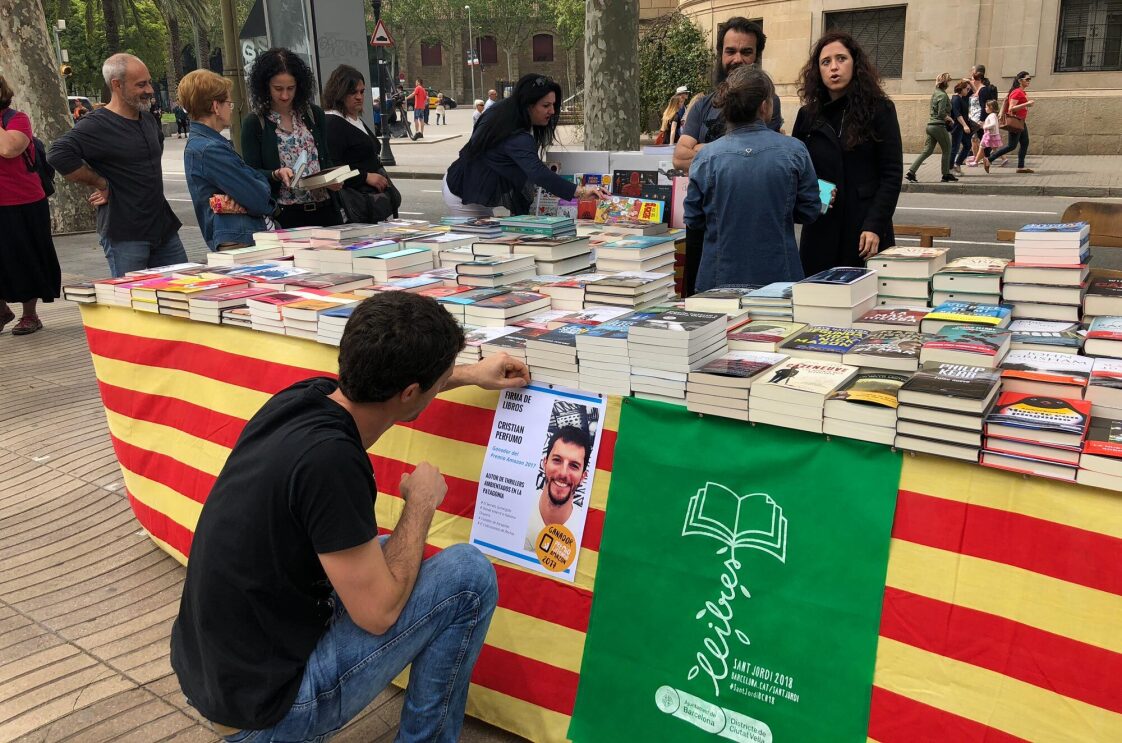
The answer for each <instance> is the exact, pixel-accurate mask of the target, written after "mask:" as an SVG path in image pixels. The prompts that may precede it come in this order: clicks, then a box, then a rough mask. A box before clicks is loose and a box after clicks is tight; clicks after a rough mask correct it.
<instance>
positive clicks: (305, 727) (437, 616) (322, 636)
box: [171, 292, 529, 743]
mask: <svg viewBox="0 0 1122 743" xmlns="http://www.w3.org/2000/svg"><path fill="white" fill-rule="evenodd" d="M463 347H464V333H463V330H462V329H461V328H460V327H459V325H457V324H456V322H455V320H454V319H453V318H452V316H451V315H449V314H448V312H447V311H445V310H444V309H443V308H442V307H441V306H440V305H439V304H438V303H437V302H436V301H435V300H433V299H431V298H429V297H421V296H419V295H416V294H411V293H409V292H385V293H383V294H380V295H378V296H376V297H371V298H369V299H366V300H364V301H363V302H362V303H361V304H359V305H358V306H357V307H356V308H355V310H354V313H353V314H352V315H351V317H350V320H349V321H348V322H347V326H346V329H345V330H344V332H343V337H342V341H341V344H340V347H339V375H338V379H337V380H335V379H330V378H326V377H318V378H313V379H308V380H305V381H302V382H297V383H296V384H294V385H292V386H291V387H289V388H287V389H285V390H282V391H281V392H278V393H277V394H275V395H274V396H273V397H272V398H271V399H270V400H269V401H268V402H266V403H265V404H264V406H262V407H261V409H260V410H258V411H257V413H255V414H254V415H253V417H252V418H251V419H250V420H249V422H248V423H247V424H246V426H245V428H244V429H243V430H242V432H241V435H240V436H239V437H238V440H237V443H235V445H234V448H233V450H232V451H231V452H230V455H229V457H228V459H227V460H226V463H225V465H224V466H223V468H222V470H221V472H220V473H219V474H218V477H217V479H216V480H215V483H214V486H213V487H212V489H211V491H210V495H209V496H208V497H207V500H206V503H205V504H204V505H203V508H202V512H201V514H200V516H199V521H198V524H197V526H196V529H195V533H194V537H193V541H192V544H191V559H190V562H189V563H188V567H187V576H186V580H185V582H184V586H183V597H182V600H181V602H180V606H179V613H178V616H177V617H176V620H175V622H174V624H173V626H172V631H171V665H172V668H173V669H174V671H175V673H176V676H177V677H178V679H179V683H180V686H181V687H182V689H183V693H184V695H185V696H186V697H187V700H188V702H189V703H190V704H191V705H192V706H193V707H194V708H195V709H197V710H198V711H199V713H200V714H201V715H202V716H203V717H204V718H206V719H207V720H209V721H210V722H211V723H213V724H214V727H215V729H216V730H217V732H218V733H219V734H221V735H223V736H224V737H226V739H227V740H243V739H244V740H284V741H291V740H324V739H326V738H327V737H330V736H331V735H332V734H333V733H335V732H336V731H338V730H339V729H340V728H341V727H343V725H345V724H346V723H347V721H348V720H350V719H351V718H353V717H355V716H356V715H357V714H358V713H360V712H361V711H362V710H363V709H364V708H365V707H366V706H367V705H368V704H369V703H370V701H371V700H373V699H374V697H375V696H376V695H377V694H378V693H379V692H380V691H381V690H382V689H383V688H384V687H386V686H387V685H388V684H389V683H390V682H391V681H392V680H393V679H394V678H395V677H397V675H398V674H399V673H400V672H401V671H402V670H403V669H404V668H405V667H406V666H409V665H410V664H411V671H410V674H409V685H408V687H407V689H406V692H405V704H404V708H403V711H402V714H401V723H400V729H399V732H398V737H397V739H398V740H400V741H448V742H449V743H451V742H452V741H455V740H457V738H458V736H459V733H460V728H461V726H462V724H463V714H464V705H465V703H466V700H467V692H468V685H469V681H470V677H471V671H472V667H473V666H474V664H475V661H476V658H477V657H478V656H479V652H480V649H481V647H482V645H483V639H484V635H486V633H487V628H488V625H489V623H490V621H491V615H492V613H493V611H494V608H495V603H496V600H497V597H498V589H497V586H496V580H495V572H494V569H493V568H492V567H491V564H490V563H489V562H488V561H487V559H486V558H485V557H483V555H482V553H480V552H479V550H477V549H476V548H475V547H473V546H470V545H467V544H456V545H452V546H450V547H447V548H446V549H444V550H442V551H441V552H439V553H437V554H435V555H433V556H432V557H430V558H428V559H422V558H423V556H424V550H425V539H426V536H427V534H428V532H429V527H430V524H431V522H432V518H433V514H434V512H435V510H436V509H437V507H438V506H439V505H440V503H441V501H442V500H443V498H444V495H445V493H446V492H447V484H446V483H445V481H444V477H443V476H442V475H441V474H440V470H439V469H437V468H436V467H435V466H433V465H431V464H429V463H427V462H421V463H420V464H418V465H417V466H416V467H415V468H414V470H413V471H412V472H411V473H409V474H406V475H403V476H402V478H401V483H400V485H399V486H398V487H397V491H398V492H399V493H400V495H401V497H402V499H403V500H404V507H403V510H402V511H401V516H400V518H399V520H398V522H397V526H396V527H395V528H394V530H393V532H392V533H391V534H390V535H389V536H388V537H383V538H380V537H379V536H378V524H377V522H376V520H375V511H374V501H375V498H376V496H377V490H378V488H377V484H376V482H375V475H374V471H373V469H372V467H371V463H370V458H369V456H368V454H367V450H368V449H369V448H370V447H371V446H373V445H374V444H375V443H376V442H377V441H378V439H379V438H380V437H381V436H382V435H383V434H385V433H386V432H387V431H389V430H390V429H391V428H392V427H393V425H394V424H396V423H398V422H403V421H412V420H416V419H417V418H418V417H419V416H420V415H421V414H422V413H423V412H424V410H425V408H426V407H427V406H428V404H429V403H430V402H432V400H433V398H435V397H436V395H437V394H438V393H440V392H442V391H445V390H449V389H452V388H454V387H458V386H461V385H468V384H475V385H479V386H481V387H484V388H486V389H504V388H510V387H522V386H525V385H526V384H527V382H528V381H529V372H528V369H527V367H526V365H525V364H524V363H523V362H521V361H518V360H516V359H513V358H511V357H509V356H507V355H506V354H499V355H497V356H493V357H490V358H488V359H486V360H484V361H482V362H479V363H477V364H473V365H460V366H457V365H456V356H457V354H458V353H460V351H461V350H462V349H463Z"/></svg>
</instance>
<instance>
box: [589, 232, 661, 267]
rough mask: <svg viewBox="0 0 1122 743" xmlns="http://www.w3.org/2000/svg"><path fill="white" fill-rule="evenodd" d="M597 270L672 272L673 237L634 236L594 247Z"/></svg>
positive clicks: (619, 238)
mask: <svg viewBox="0 0 1122 743" xmlns="http://www.w3.org/2000/svg"><path fill="white" fill-rule="evenodd" d="M596 270H598V271H605V272H616V271H653V272H666V271H673V270H674V237H673V236H670V235H649V236H642V235H634V236H630V237H618V238H616V239H614V240H608V241H607V242H603V243H600V244H599V245H598V246H597V247H596Z"/></svg>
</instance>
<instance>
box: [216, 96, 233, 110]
mask: <svg viewBox="0 0 1122 743" xmlns="http://www.w3.org/2000/svg"><path fill="white" fill-rule="evenodd" d="M218 105H219V106H229V107H230V108H233V107H234V102H233V101H231V100H230V99H229V98H227V99H226V100H224V101H218Z"/></svg>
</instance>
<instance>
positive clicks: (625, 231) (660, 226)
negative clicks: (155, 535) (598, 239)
mask: <svg viewBox="0 0 1122 743" xmlns="http://www.w3.org/2000/svg"><path fill="white" fill-rule="evenodd" d="M600 227H601V229H602V230H603V231H604V234H607V235H664V234H666V233H667V232H669V231H670V228H669V227H668V226H667V224H666V223H665V222H640V221H637V220H634V219H623V218H620V217H611V218H608V219H606V220H605V221H604V224H603V225H600Z"/></svg>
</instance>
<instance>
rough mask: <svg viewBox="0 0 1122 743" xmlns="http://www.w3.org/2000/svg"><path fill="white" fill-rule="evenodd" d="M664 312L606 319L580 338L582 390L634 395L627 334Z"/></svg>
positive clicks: (631, 314) (629, 314)
mask: <svg viewBox="0 0 1122 743" xmlns="http://www.w3.org/2000/svg"><path fill="white" fill-rule="evenodd" d="M662 311H663V310H659V309H651V310H643V311H639V312H629V313H627V314H625V315H620V316H619V317H616V318H613V319H610V320H605V321H604V322H602V323H600V324H599V325H596V326H594V327H591V328H588V330H586V331H585V332H583V333H580V334H578V335H577V358H578V360H579V362H580V387H581V388H582V389H586V390H598V391H602V392H606V393H608V394H612V395H630V394H631V357H630V356H628V352H627V334H628V331H629V330H630V329H631V326H632V325H634V324H635V323H637V322H641V321H643V320H648V319H651V318H653V317H657V316H658V315H659V314H660V313H661V312H662Z"/></svg>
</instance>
